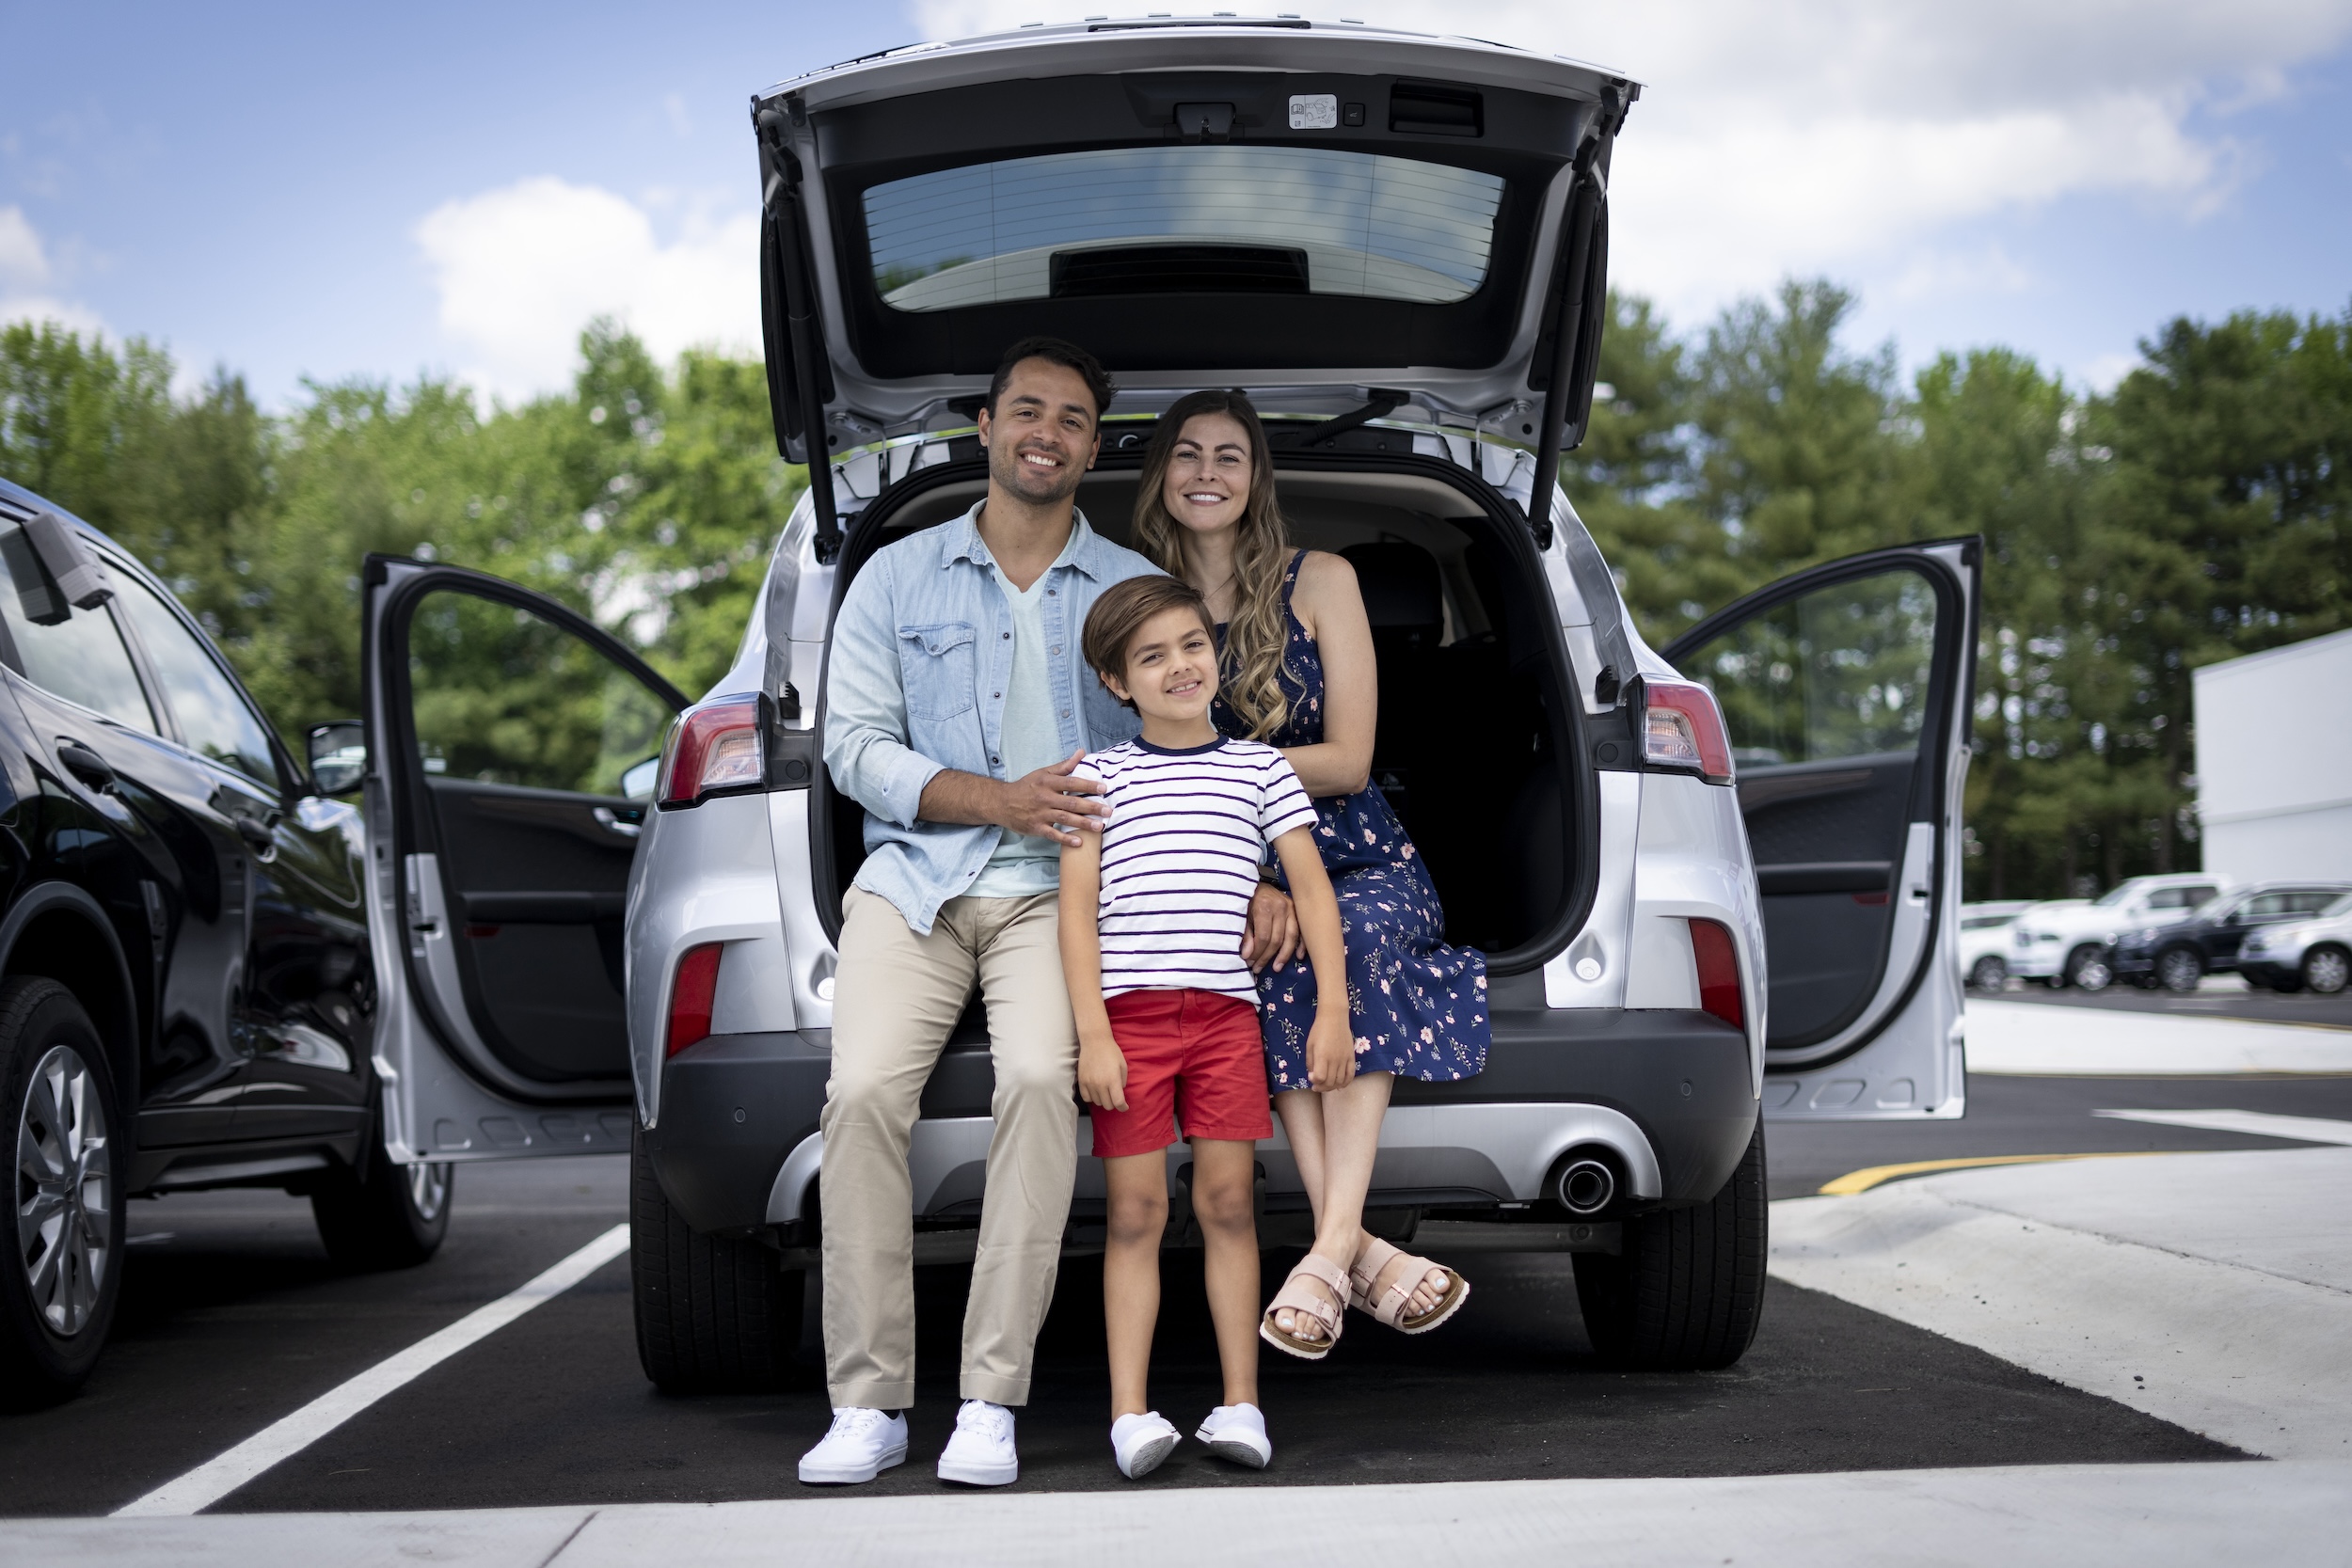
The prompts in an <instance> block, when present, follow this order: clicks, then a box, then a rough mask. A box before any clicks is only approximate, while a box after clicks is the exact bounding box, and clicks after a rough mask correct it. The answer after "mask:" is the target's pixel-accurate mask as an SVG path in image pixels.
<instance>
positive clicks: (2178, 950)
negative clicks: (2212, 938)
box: [2156, 947, 2205, 992]
mask: <svg viewBox="0 0 2352 1568" xmlns="http://www.w3.org/2000/svg"><path fill="white" fill-rule="evenodd" d="M2156 978H2157V979H2158V980H2159V981H2161V982H2162V983H2163V986H2164V989H2165V990H2170V991H2183V992H2186V991H2192V990H2196V989H2197V988H2198V986H2199V985H2200V984H2201V982H2202V981H2203V980H2204V978H2205V960H2204V959H2203V958H2201V957H2200V956H2199V955H2198V952H2197V949H2195V948H2194V947H2168V948H2166V949H2165V950H2164V951H2163V952H2162V953H2160V954H2158V955H2157V956H2156Z"/></svg>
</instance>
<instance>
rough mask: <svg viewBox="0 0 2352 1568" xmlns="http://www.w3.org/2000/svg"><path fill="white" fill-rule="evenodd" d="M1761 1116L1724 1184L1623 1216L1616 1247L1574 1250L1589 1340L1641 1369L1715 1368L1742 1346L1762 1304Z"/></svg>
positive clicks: (1609, 1356) (1610, 1355) (1752, 1336)
mask: <svg viewBox="0 0 2352 1568" xmlns="http://www.w3.org/2000/svg"><path fill="white" fill-rule="evenodd" d="M1766 1251H1767V1233H1766V1216H1765V1207H1764V1124H1763V1121H1762V1120H1761V1118H1759V1119H1758V1120H1757V1122H1756V1131H1755V1132H1754V1133H1752V1134H1751V1135H1750V1136H1749V1139H1748V1149H1747V1152H1746V1153H1745V1154H1744V1155H1742V1156H1740V1164H1739V1167H1738V1168H1737V1169H1735V1170H1734V1171H1733V1172H1732V1173H1731V1180H1728V1181H1725V1182H1724V1186H1723V1190H1722V1191H1721V1192H1719V1193H1717V1194H1716V1195H1715V1196H1713V1197H1712V1198H1709V1199H1708V1201H1707V1202H1705V1203H1703V1204H1700V1205H1698V1206H1697V1207H1695V1208H1691V1209H1669V1210H1665V1211H1662V1212H1658V1213H1652V1214H1643V1215H1639V1216H1637V1217H1635V1218H1633V1219H1629V1220H1627V1221H1626V1222H1625V1226H1624V1230H1623V1243H1622V1250H1621V1251H1620V1252H1619V1253H1618V1254H1617V1255H1616V1256H1614V1257H1612V1256H1610V1255H1609V1254H1607V1253H1603V1252H1580V1253H1578V1254H1577V1255H1576V1299H1577V1305H1578V1307H1581V1309H1582V1311H1583V1314H1584V1332H1585V1333H1586V1335H1587V1336H1588V1337H1590V1338H1591V1339H1592V1341H1593V1348H1594V1349H1595V1350H1596V1351H1597V1352H1599V1353H1600V1354H1601V1355H1602V1356H1603V1357H1605V1358H1606V1359H1608V1360H1610V1361H1612V1362H1614V1363H1615V1364H1616V1365H1618V1366H1621V1367H1627V1368H1632V1369H1638V1370H1644V1371H1715V1370H1721V1369H1722V1368H1724V1367H1728V1366H1730V1365H1731V1364H1732V1363H1733V1362H1735V1361H1737V1360H1739V1359H1740V1356H1742V1355H1744V1354H1747V1349H1748V1346H1749V1344H1750V1343H1751V1342H1753V1341H1754V1340H1755V1338H1756V1323H1757V1322H1758V1321H1759V1320H1760V1319H1761V1318H1762V1316H1763V1310H1764V1261H1765V1253H1766Z"/></svg>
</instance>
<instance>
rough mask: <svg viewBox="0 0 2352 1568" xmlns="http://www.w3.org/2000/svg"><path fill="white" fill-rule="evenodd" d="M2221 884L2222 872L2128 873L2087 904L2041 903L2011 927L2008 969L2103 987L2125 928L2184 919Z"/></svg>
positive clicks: (2047, 980)
mask: <svg viewBox="0 0 2352 1568" xmlns="http://www.w3.org/2000/svg"><path fill="white" fill-rule="evenodd" d="M2221 889H2222V881H2221V879H2220V878H2218V877H2208V876H2204V875H2201V874H2181V873H2175V874H2173V875H2170V876H2163V877H2130V878H2126V879H2124V880H2122V881H2120V882H2118V883H2116V884H2115V885H2114V886H2113V887H2111V888H2109V889H2107V891H2106V892H2105V893H2103V894H2101V895H2099V896H2098V897H2096V898H2093V899H2092V900H2090V902H2089V903H2087V904H2085V903H2080V902H2077V901H2076V900H2074V899H2059V900H2055V901H2053V902H2050V903H2046V904H2036V905H2034V906H2033V907H2032V908H2031V909H2029V910H2027V911H2026V912H2025V913H2023V914H2021V915H2019V916H2018V917H2017V924H2016V925H2014V926H2013V927H2010V942H2009V972H2010V974H2014V975H2016V976H2018V977H2019V978H2020V979H2026V980H2039V981H2041V982H2042V984H2043V985H2045V986H2053V987H2057V986H2080V987H2081V988H2082V989H2083V990H2105V989H2106V986H2107V983H2108V982H2109V981H2111V980H2113V979H2114V978H2115V970H2114V967H2113V964H2112V962H2111V958H2110V955H2111V954H2112V952H2113V949H2114V947H2115V943H2116V942H2117V940H2118V939H2119V938H2121V937H2122V935H2123V933H2124V932H2126V931H2129V930H2134V929H2139V928H2146V927H2159V926H2168V925H2171V924H2174V923H2177V922H2179V921H2182V920H2185V919H2187V918H2188V913H2189V911H2191V910H2193V909H2195V908H2197V906H2198V905H2200V904H2202V903H2203V902H2204V901H2205V900H2206V899H2208V898H2211V897H2212V896H2213V895H2215V894H2217V893H2219V892H2220V891H2221Z"/></svg>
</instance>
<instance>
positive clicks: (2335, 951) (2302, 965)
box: [2237, 894, 2352, 996]
mask: <svg viewBox="0 0 2352 1568" xmlns="http://www.w3.org/2000/svg"><path fill="white" fill-rule="evenodd" d="M2237 968H2238V973H2239V974H2242V975H2244V976H2245V977H2246V983H2247V984H2248V985H2249V986H2261V987H2265V988H2266V989H2268V990H2284V991H2296V990H2307V989H2308V990H2314V991H2317V992H2318V993H2319V994H2320V995H2322V996H2333V995H2335V994H2336V993H2337V992H2338V991H2341V990H2344V987H2345V986H2346V985H2347V984H2352V894H2346V895H2344V896H2343V897H2341V898H2339V899H2337V900H2336V901H2335V902H2334V903H2332V904H2329V905H2328V907H2327V908H2326V909H2325V910H2322V911H2320V912H2319V913H2318V914H2316V915H2314V916H2312V917H2310V918H2308V919H2303V920H2290V921H2282V922H2281V923H2280V924H2279V925H2276V926H2269V927H2264V928H2263V929H2262V930H2259V931H2256V932H2255V933H2254V934H2253V935H2251V936H2249V937H2248V938H2247V939H2246V942H2245V944H2244V945H2243V946H2241V947H2240V948H2239V949H2238V960H2237Z"/></svg>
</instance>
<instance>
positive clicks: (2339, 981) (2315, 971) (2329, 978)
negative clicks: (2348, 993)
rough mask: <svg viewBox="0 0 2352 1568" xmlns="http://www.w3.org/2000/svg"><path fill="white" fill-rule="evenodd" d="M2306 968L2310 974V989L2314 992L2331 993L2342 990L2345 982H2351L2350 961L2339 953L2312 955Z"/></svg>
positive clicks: (2351, 967) (2351, 961)
mask: <svg viewBox="0 0 2352 1568" xmlns="http://www.w3.org/2000/svg"><path fill="white" fill-rule="evenodd" d="M2307 967H2308V969H2309V970H2310V972H2311V973H2310V974H2309V976H2308V979H2309V982H2310V985H2311V988H2312V990H2315V991H2320V992H2323V993H2333V992H2336V991H2340V990H2343V989H2344V985H2345V983H2346V982H2347V981H2352V960H2347V959H2346V958H2344V955H2343V954H2341V953H2332V952H2330V953H2314V954H2312V957H2311V961H2310V963H2309V964H2308V965H2307Z"/></svg>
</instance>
